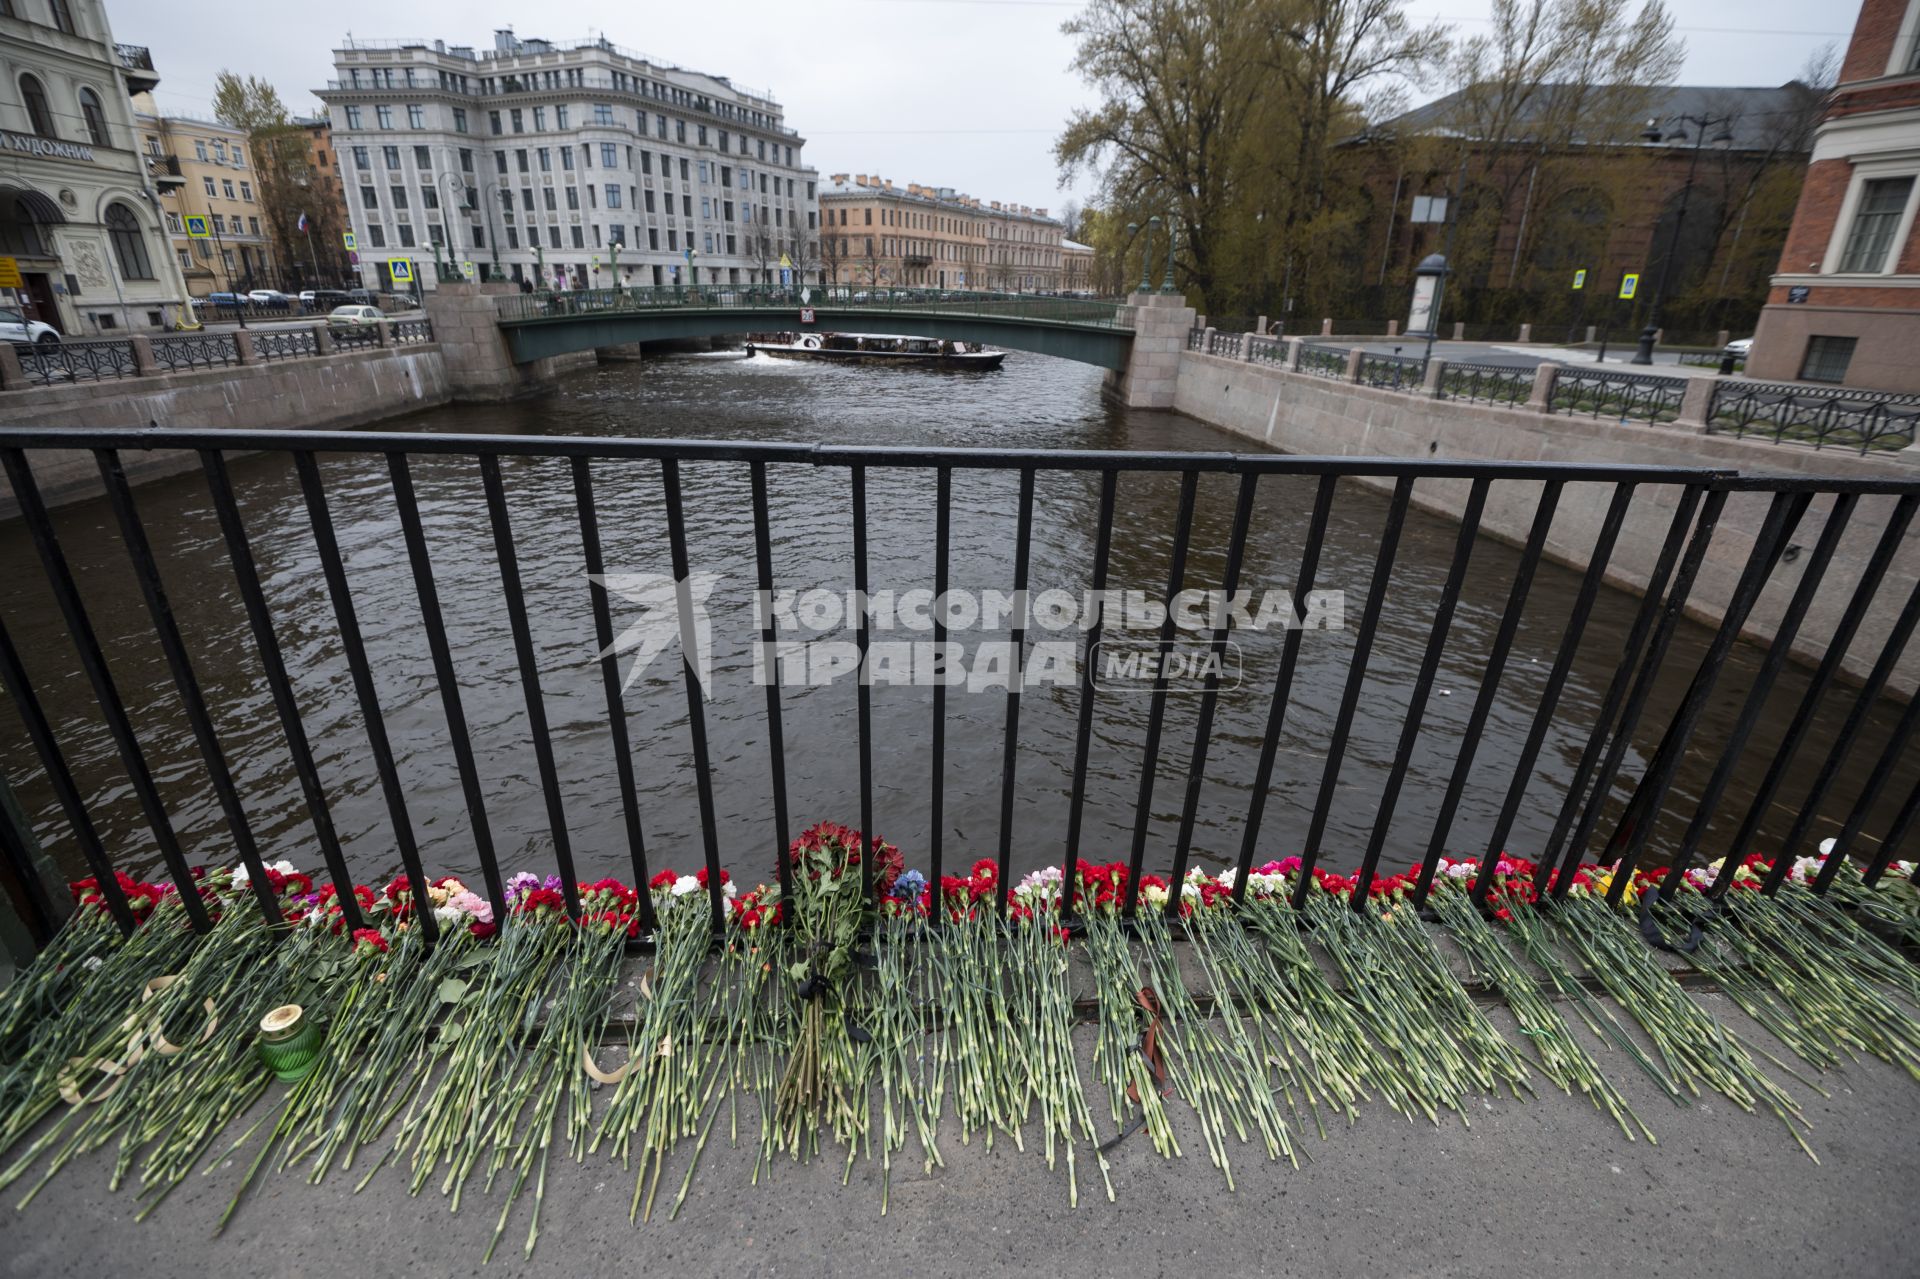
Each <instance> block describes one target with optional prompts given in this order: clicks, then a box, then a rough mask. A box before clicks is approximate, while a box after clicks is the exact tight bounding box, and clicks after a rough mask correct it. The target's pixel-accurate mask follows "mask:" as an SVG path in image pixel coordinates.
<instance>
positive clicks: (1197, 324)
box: [1193, 315, 1207, 329]
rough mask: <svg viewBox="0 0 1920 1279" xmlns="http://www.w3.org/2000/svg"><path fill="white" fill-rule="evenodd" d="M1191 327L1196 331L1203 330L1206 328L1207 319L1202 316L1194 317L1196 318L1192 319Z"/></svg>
mask: <svg viewBox="0 0 1920 1279" xmlns="http://www.w3.org/2000/svg"><path fill="white" fill-rule="evenodd" d="M1193 327H1194V328H1196V329H1204V328H1206V327H1207V317H1206V316H1204V315H1196V316H1194V317H1193Z"/></svg>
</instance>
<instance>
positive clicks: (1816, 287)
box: [1747, 0, 1920, 391]
mask: <svg viewBox="0 0 1920 1279" xmlns="http://www.w3.org/2000/svg"><path fill="white" fill-rule="evenodd" d="M1917 204H1920V0H1865V3H1864V4H1862V6H1861V9H1860V18H1859V21H1858V22H1857V23H1856V24H1855V25H1854V29H1853V40H1852V43H1850V44H1849V45H1848V46H1847V56H1846V60H1845V62H1844V63H1843V64H1842V65H1841V68H1840V82H1839V84H1838V85H1837V86H1836V87H1835V89H1834V91H1833V95H1832V97H1831V98H1830V99H1829V100H1828V102H1827V107H1826V111H1825V114H1824V115H1823V116H1822V118H1821V121H1820V126H1819V129H1818V130H1817V132H1816V134H1815V138H1814V144H1813V158H1812V162H1811V164H1809V166H1808V168H1807V178H1806V184H1805V186H1804V187H1802V189H1801V194H1800V203H1799V207H1798V209H1797V210H1796V211H1795V214H1794V220H1793V227H1792V230H1791V231H1790V232H1789V233H1788V236H1787V244H1786V248H1785V249H1784V250H1783V251H1782V253H1781V255H1780V268H1779V273H1778V274H1777V275H1775V276H1774V277H1773V287H1772V290H1771V292H1770V293H1769V294H1768V297H1767V306H1766V309H1765V310H1764V311H1762V312H1761V315H1760V325H1759V328H1758V329H1757V330H1756V332H1755V334H1754V340H1753V353H1752V357H1751V358H1750V359H1749V360H1748V361H1747V372H1748V373H1749V374H1750V375H1751V376H1754V377H1764V378H1800V379H1805V380H1807V381H1815V382H1839V383H1844V384H1846V385H1848V386H1865V387H1872V388H1874V389H1876V390H1884V391H1920V362H1917V361H1915V359H1914V358H1913V357H1914V352H1915V351H1920V234H1916V233H1915V229H1914V211H1915V207H1916V205H1917Z"/></svg>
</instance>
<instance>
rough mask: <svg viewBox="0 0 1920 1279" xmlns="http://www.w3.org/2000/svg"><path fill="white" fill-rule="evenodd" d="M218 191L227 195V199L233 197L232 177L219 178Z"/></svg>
mask: <svg viewBox="0 0 1920 1279" xmlns="http://www.w3.org/2000/svg"><path fill="white" fill-rule="evenodd" d="M220 192H221V194H223V195H225V196H226V197H227V199H229V200H231V199H233V198H234V194H233V179H232V178H221V179H220Z"/></svg>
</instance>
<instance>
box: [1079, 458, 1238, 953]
mask: <svg viewBox="0 0 1920 1279" xmlns="http://www.w3.org/2000/svg"><path fill="white" fill-rule="evenodd" d="M1259 482H1260V477H1259V476H1258V475H1254V474H1247V475H1243V476H1241V477H1240V498H1239V502H1238V504H1237V505H1236V506H1235V507H1234V512H1233V532H1232V533H1231V534H1229V535H1228V539H1227V563H1226V568H1225V570H1224V571H1223V572H1222V574H1221V578H1220V591H1221V597H1222V601H1223V602H1222V604H1221V607H1220V613H1219V616H1218V617H1217V618H1216V619H1215V625H1214V628H1213V639H1212V641H1211V642H1210V644H1209V645H1208V647H1209V648H1210V649H1211V650H1212V653H1213V661H1214V664H1213V666H1211V667H1210V668H1209V669H1208V671H1207V680H1206V686H1205V689H1204V690H1203V691H1202V693H1201V695H1200V720H1199V723H1198V724H1197V725H1196V726H1195V728H1194V730H1193V757H1192V758H1191V759H1189V760H1188V761H1187V800H1186V803H1185V804H1184V805H1182V806H1181V809H1180V834H1179V837H1178V838H1177V839H1176V840H1175V841H1174V845H1173V875H1172V884H1173V891H1172V892H1170V893H1168V894H1167V915H1168V917H1169V918H1171V917H1173V916H1175V915H1177V914H1179V911H1180V894H1181V892H1182V891H1183V890H1182V889H1181V887H1180V885H1181V884H1182V883H1183V882H1184V881H1185V880H1186V875H1187V853H1188V850H1189V849H1190V848H1191V847H1192V845H1193V825H1194V821H1195V820H1196V819H1197V818H1198V816H1199V813H1200V788H1201V786H1202V784H1204V782H1205V781H1206V775H1207V748H1208V746H1209V745H1210V744H1211V743H1212V740H1213V707H1214V702H1215V701H1216V700H1218V698H1219V695H1220V665H1221V663H1222V662H1223V661H1224V660H1225V654H1226V649H1227V625H1228V623H1229V621H1230V620H1231V617H1230V615H1229V614H1228V612H1227V605H1228V604H1230V603H1231V602H1232V600H1233V592H1234V590H1235V589H1236V588H1237V587H1238V586H1239V585H1240V561H1241V559H1242V558H1243V557H1244V555H1245V552H1246V548H1247V526H1248V525H1249V524H1251V523H1252V522H1253V491H1254V488H1255V486H1256V485H1257V484H1258V483H1259ZM1167 606H1168V607H1169V608H1171V607H1172V606H1173V601H1172V600H1168V601H1167ZM1071 882H1072V880H1071V878H1069V880H1068V883H1069V884H1070V883H1071Z"/></svg>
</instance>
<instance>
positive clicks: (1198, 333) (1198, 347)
mask: <svg viewBox="0 0 1920 1279" xmlns="http://www.w3.org/2000/svg"><path fill="white" fill-rule="evenodd" d="M1206 349H1207V331H1206V330H1205V329H1188V330H1187V350H1189V351H1204V350H1206Z"/></svg>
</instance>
